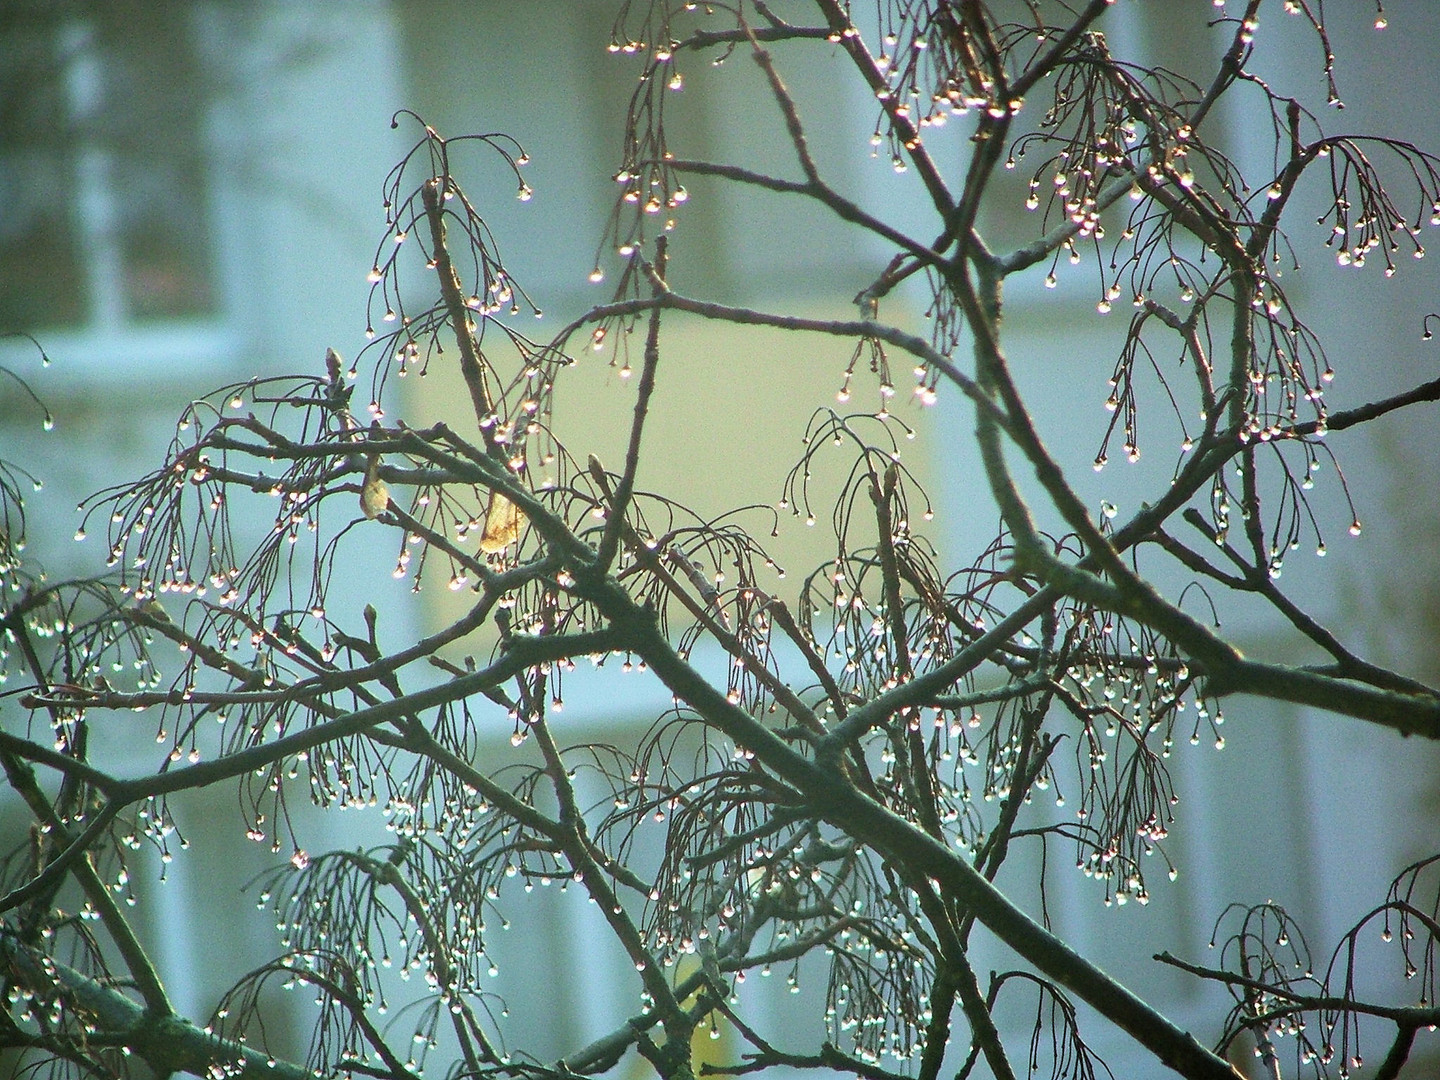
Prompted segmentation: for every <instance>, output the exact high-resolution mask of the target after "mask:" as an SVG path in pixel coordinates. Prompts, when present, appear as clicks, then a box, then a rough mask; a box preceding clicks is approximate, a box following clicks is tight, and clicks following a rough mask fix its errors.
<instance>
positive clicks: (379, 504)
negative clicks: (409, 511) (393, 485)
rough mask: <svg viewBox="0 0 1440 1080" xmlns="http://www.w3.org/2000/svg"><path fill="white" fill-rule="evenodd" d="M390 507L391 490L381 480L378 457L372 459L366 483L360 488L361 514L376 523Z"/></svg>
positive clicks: (366, 475) (366, 472) (366, 471)
mask: <svg viewBox="0 0 1440 1080" xmlns="http://www.w3.org/2000/svg"><path fill="white" fill-rule="evenodd" d="M389 506H390V489H389V488H387V487H386V486H385V481H383V480H381V479H380V458H379V455H376V456H375V457H372V458H371V459H370V465H369V467H368V468H367V469H366V470H365V483H364V484H362V485H361V487H360V512H361V513H362V514H364V515H365V516H366V517H367V518H369V519H370V520H371V521H374V520H375V519H376V518H377V517H379V516H380V515H381V514H383V513H384V512H385V510H386V509H387V508H388V507H389Z"/></svg>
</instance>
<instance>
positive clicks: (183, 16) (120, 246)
mask: <svg viewBox="0 0 1440 1080" xmlns="http://www.w3.org/2000/svg"><path fill="white" fill-rule="evenodd" d="M209 97H210V93H209V88H208V87H207V86H206V85H205V81H204V79H203V78H202V72H201V70H200V68H199V66H198V64H197V63H196V54H195V49H194V42H193V40H192V36H191V20H190V18H189V12H188V5H186V4H179V3H155V2H149V3H141V2H136V0H111V2H108V3H90V4H56V5H53V6H51V5H41V4H30V5H22V6H17V7H13V8H10V9H9V10H8V11H7V13H6V14H5V15H3V16H0V197H3V209H0V325H3V326H4V327H5V328H7V329H8V328H21V329H35V328H45V327H55V326H75V325H92V326H98V327H102V328H105V329H116V328H119V327H120V326H123V325H124V324H125V323H128V322H131V321H139V320H147V319H167V318H177V317H186V316H197V315H204V314H206V313H207V312H209V311H210V310H211V308H212V305H213V294H214V289H213V282H212V277H211V268H210V262H211V260H210V251H209V246H208V241H207V237H206V224H207V207H206V183H205V168H206V163H205V160H204V146H205V139H204V127H203V125H204V118H205V112H206V107H207V103H208V100H209Z"/></svg>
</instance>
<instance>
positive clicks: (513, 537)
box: [480, 491, 525, 555]
mask: <svg viewBox="0 0 1440 1080" xmlns="http://www.w3.org/2000/svg"><path fill="white" fill-rule="evenodd" d="M524 525H525V515H524V514H523V513H521V512H520V508H519V507H518V506H516V505H515V504H514V503H513V502H511V501H510V500H509V499H507V498H506V497H505V496H504V495H501V494H500V492H498V491H492V492H491V493H490V503H489V505H488V506H486V507H485V533H484V535H483V536H481V537H480V550H481V551H483V552H485V554H487V555H498V554H499V553H500V552H502V551H504V550H505V549H506V548H507V547H509V546H510V545H511V544H514V543H518V542H519V540H520V530H521V528H523V527H524Z"/></svg>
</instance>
